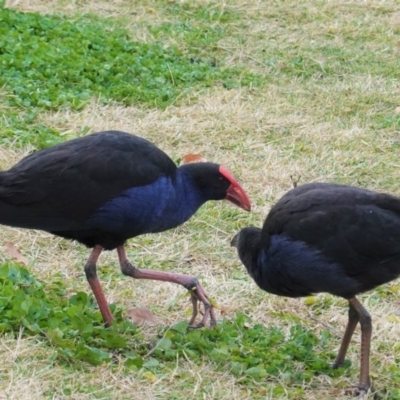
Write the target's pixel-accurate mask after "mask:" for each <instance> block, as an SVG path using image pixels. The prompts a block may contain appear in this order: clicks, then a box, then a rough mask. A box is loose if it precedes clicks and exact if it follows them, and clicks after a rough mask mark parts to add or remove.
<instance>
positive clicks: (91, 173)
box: [0, 131, 250, 323]
mask: <svg viewBox="0 0 400 400" xmlns="http://www.w3.org/2000/svg"><path fill="white" fill-rule="evenodd" d="M225 198H226V199H227V200H230V201H231V202H233V203H234V204H236V205H238V206H239V207H242V208H244V209H246V210H249V209H250V202H249V200H248V198H247V195H246V194H245V192H244V190H243V189H242V188H241V186H240V185H239V184H238V183H237V182H236V181H235V179H234V178H233V177H232V176H231V175H230V174H229V172H228V171H227V170H226V169H225V168H224V167H221V166H220V165H218V164H213V163H193V164H187V165H183V166H180V167H176V165H175V164H174V162H173V161H172V160H171V159H170V158H169V157H168V156H167V155H166V154H165V153H164V152H163V151H161V150H160V149H159V148H157V147H156V146H155V145H153V144H152V143H150V142H149V141H147V140H145V139H143V138H140V137H138V136H134V135H131V134H128V133H124V132H119V131H107V132H99V133H95V134H91V135H87V136H85V137H81V138H78V139H74V140H70V141H67V142H65V143H62V144H59V145H56V146H54V147H51V148H48V149H45V150H41V151H38V152H36V153H33V154H31V155H29V156H28V157H26V158H24V159H23V160H21V161H20V162H19V163H17V164H16V165H15V166H14V167H12V168H11V169H9V170H8V171H2V172H0V224H3V225H9V226H14V227H21V228H29V229H40V230H44V231H47V232H50V233H53V234H55V235H58V236H62V237H65V238H68V239H73V240H77V241H79V242H81V243H83V244H85V245H86V246H88V247H94V248H95V249H94V250H93V252H94V253H93V257H91V258H90V263H89V264H90V265H89V267H88V268H86V273H87V276H88V279H89V283H91V285H92V283H93V282H94V280H95V281H96V282H95V283H94V285H95V288H93V286H92V289H93V290H94V292H95V295H96V298H97V299H98V301H99V305H100V308H102V307H103V308H104V309H105V308H108V306H106V305H104V304H103V305H101V303H102V302H103V303H104V302H105V300H104V299H103V298H101V299H100V300H99V298H98V296H100V297H101V296H103V294H102V292H101V289H99V288H98V287H97V286H96V285H99V284H98V281H97V277H96V274H95V262H96V260H97V258H98V256H99V254H100V252H101V250H100V251H99V249H108V250H111V249H115V248H119V252H118V254H119V256H120V261H121V260H124V263H125V264H126V263H127V260H126V257H125V254H124V252H123V250H122V248H121V246H123V244H124V243H125V241H126V240H127V239H129V238H132V237H135V236H138V235H141V234H144V233H152V232H162V231H165V230H167V229H171V228H174V227H176V226H178V225H180V224H182V223H183V222H185V221H187V220H188V219H189V218H190V217H191V216H192V215H193V214H194V213H195V212H196V211H197V209H198V208H199V207H200V206H201V205H202V204H204V203H205V202H207V201H209V200H222V199H225ZM121 262H122V261H121ZM126 270H127V269H126V268H125V272H126ZM93 271H94V274H93ZM129 271H130V272H129V273H127V274H128V275H129V274H130V275H131V276H133V275H134V276H133V277H138V275H140V274H138V273H136V272H132V271H133V270H132V269H130V270H129ZM135 271H136V270H135ZM170 275H171V276H172V275H173V274H170ZM93 276H94V278H93V279H94V280H93V279H92V280H90V279H91V278H90V277H93ZM160 276H162V278H160ZM171 276H169V275H168V276H166V275H163V274H162V273H161V275H157V273H156V272H155V271H153V275H152V279H162V280H170V279H172V278H173V279H175V278H176V277H175V278H174V277H172V278H171ZM182 279H183V280H182ZM182 279H181V280H180V281H179V280H176V279H175V281H176V282H177V283H181V284H186V281H187V280H185V279H184V278H182ZM191 279H192V278H191ZM192 280H193V279H192ZM192 286H196V285H192ZM96 290H97V291H99V292H101V294H96ZM103 297H104V296H103ZM203 297H204V296H203ZM202 301H203V300H202ZM103 311H104V310H102V312H103ZM106 312H109V310H108V311H107V310H106ZM103 316H104V313H103ZM110 318H111V317H110V315H108V316H106V317H105V319H108V320H110ZM106 322H107V323H109V322H110V321H106Z"/></svg>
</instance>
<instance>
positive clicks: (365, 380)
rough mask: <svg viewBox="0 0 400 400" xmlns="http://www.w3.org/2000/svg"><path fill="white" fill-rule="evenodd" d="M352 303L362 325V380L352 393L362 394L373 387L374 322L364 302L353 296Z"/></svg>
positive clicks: (350, 301)
mask: <svg viewBox="0 0 400 400" xmlns="http://www.w3.org/2000/svg"><path fill="white" fill-rule="evenodd" d="M349 303H350V305H351V306H352V307H353V308H354V310H355V311H356V312H357V314H358V318H359V320H360V325H361V362H360V380H359V382H358V387H357V388H356V390H355V392H354V391H352V394H355V395H362V394H365V393H367V392H368V390H369V389H370V387H371V380H370V378H369V352H370V345H371V334H372V323H371V316H370V315H369V313H368V311H367V310H366V309H365V308H364V307H363V306H362V304H361V303H360V302H359V301H358V300H357V298H356V297H353V298H352V299H350V300H349Z"/></svg>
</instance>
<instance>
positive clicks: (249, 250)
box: [231, 226, 261, 275]
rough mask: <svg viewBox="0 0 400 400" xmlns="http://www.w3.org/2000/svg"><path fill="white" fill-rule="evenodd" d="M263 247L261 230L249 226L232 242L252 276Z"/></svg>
mask: <svg viewBox="0 0 400 400" xmlns="http://www.w3.org/2000/svg"><path fill="white" fill-rule="evenodd" d="M260 245H261V229H260V228H255V227H253V226H249V227H247V228H243V229H242V230H240V231H239V232H238V233H237V234H236V235H235V236H234V237H233V238H232V240H231V246H234V247H236V248H237V251H238V254H239V258H240V260H241V261H242V263H243V265H244V266H245V267H246V269H247V270H248V271H249V273H250V275H252V273H251V270H252V269H253V268H256V266H257V259H258V255H259V252H260V247H261V246H260Z"/></svg>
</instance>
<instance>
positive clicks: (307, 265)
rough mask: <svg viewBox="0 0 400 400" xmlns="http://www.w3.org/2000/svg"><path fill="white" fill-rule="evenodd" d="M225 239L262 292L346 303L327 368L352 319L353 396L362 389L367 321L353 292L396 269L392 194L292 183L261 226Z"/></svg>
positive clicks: (397, 228) (398, 250)
mask: <svg viewBox="0 0 400 400" xmlns="http://www.w3.org/2000/svg"><path fill="white" fill-rule="evenodd" d="M231 244H232V245H234V246H236V247H237V249H238V254H239V257H240V259H241V261H242V263H243V264H244V265H245V267H246V269H247V271H248V272H249V274H250V275H251V277H252V278H253V279H254V280H255V282H256V283H257V285H258V286H259V287H260V288H261V289H263V290H265V291H267V292H269V293H273V294H276V295H278V296H286V297H303V296H309V295H311V294H313V293H319V292H326V293H331V294H333V295H336V296H341V297H344V298H345V299H347V300H348V302H349V315H348V323H347V327H346V331H345V334H344V337H343V340H342V344H341V346H340V349H339V352H338V355H337V357H336V360H335V362H334V364H333V367H336V368H337V367H339V366H340V365H342V364H343V362H344V359H345V355H346V351H347V348H348V346H349V343H350V340H351V337H352V335H353V332H354V330H355V328H356V326H357V324H358V322H360V325H361V365H360V380H359V384H358V388H356V390H355V393H356V394H359V393H364V392H367V391H368V389H369V388H370V385H371V383H370V378H369V353H370V341H371V331H372V324H371V317H370V315H369V314H368V312H367V311H366V309H365V308H364V307H363V306H362V305H361V304H360V302H359V301H358V300H357V298H356V295H357V294H358V293H362V292H365V291H367V290H370V289H373V288H375V287H376V286H378V285H381V284H383V283H386V282H389V281H391V280H393V279H395V278H397V277H398V276H399V274H400V198H398V197H395V196H391V195H389V194H383V193H376V192H373V191H369V190H365V189H361V188H356V187H352V186H345V185H334V184H328V183H311V184H307V185H303V186H299V187H296V188H294V189H292V190H290V191H289V192H288V193H287V194H285V195H284V196H283V197H282V198H281V199H280V200H279V201H278V202H277V203H276V204H275V206H274V207H273V208H272V209H271V211H270V212H269V214H268V216H267V218H266V220H265V222H264V225H263V228H262V229H260V228H254V227H248V228H244V229H242V230H241V231H240V232H239V233H238V234H237V235H236V236H235V237H234V238H233V239H232V243H231Z"/></svg>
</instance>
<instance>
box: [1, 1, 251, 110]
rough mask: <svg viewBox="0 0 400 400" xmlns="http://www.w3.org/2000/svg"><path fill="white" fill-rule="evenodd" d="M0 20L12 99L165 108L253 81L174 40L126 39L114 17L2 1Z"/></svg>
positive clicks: (47, 104)
mask: <svg viewBox="0 0 400 400" xmlns="http://www.w3.org/2000/svg"><path fill="white" fill-rule="evenodd" d="M0 21H1V22H0V72H1V73H0V84H2V85H5V87H6V88H7V89H8V90H9V91H10V92H11V93H12V96H11V97H9V101H10V103H11V104H12V105H16V106H21V107H28V108H32V107H34V108H35V107H39V108H45V109H52V110H56V109H59V108H60V107H66V106H67V107H70V108H72V109H81V108H82V107H84V106H85V105H86V104H87V102H88V101H89V99H90V98H91V97H93V96H95V97H98V98H100V100H102V101H109V100H112V101H117V102H120V103H122V104H125V105H130V104H134V103H138V104H143V103H144V104H147V105H149V106H153V107H166V106H168V105H169V104H172V103H173V102H175V101H177V100H178V99H179V98H182V97H183V96H185V95H186V94H188V93H189V92H191V91H193V90H194V89H201V88H204V87H209V86H212V85H215V84H221V85H223V86H225V87H232V86H234V85H239V86H240V85H243V84H244V85H247V84H250V83H251V81H252V79H251V77H252V75H251V74H246V77H247V79H244V78H243V77H242V73H243V71H242V70H240V69H238V68H224V67H223V66H219V65H217V64H216V63H208V62H203V61H202V60H193V59H192V58H190V57H189V56H187V54H185V53H184V52H183V51H181V50H179V49H178V48H176V47H172V46H170V47H164V46H163V45H162V44H160V43H150V44H149V43H141V42H135V41H132V40H131V39H130V37H129V35H128V32H127V31H126V30H124V29H122V28H119V27H117V26H116V24H115V23H114V24H112V23H111V22H107V21H101V22H100V20H96V19H95V18H92V17H90V16H85V17H81V18H76V19H66V17H64V16H61V15H40V14H37V13H23V12H18V11H14V10H11V9H7V8H0ZM162 28H163V27H161V29H162Z"/></svg>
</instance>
